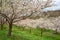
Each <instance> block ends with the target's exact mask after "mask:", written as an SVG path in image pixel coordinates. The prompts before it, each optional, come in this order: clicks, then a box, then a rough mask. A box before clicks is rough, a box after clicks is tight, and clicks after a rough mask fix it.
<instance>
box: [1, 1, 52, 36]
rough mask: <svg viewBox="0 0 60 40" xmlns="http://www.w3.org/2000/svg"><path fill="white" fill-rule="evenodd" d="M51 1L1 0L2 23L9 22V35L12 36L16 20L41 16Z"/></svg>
mask: <svg viewBox="0 0 60 40" xmlns="http://www.w3.org/2000/svg"><path fill="white" fill-rule="evenodd" d="M51 2H52V0H47V1H43V0H41V1H39V0H36V1H34V0H0V16H1V21H0V22H1V25H2V24H4V23H5V22H7V23H8V24H9V30H8V36H11V32H12V25H13V23H14V22H17V21H20V20H24V19H26V18H34V17H37V16H40V15H41V14H42V13H43V11H42V9H44V8H46V7H49V6H51V5H50V3H51ZM3 20H4V21H5V22H4V21H3ZM2 22H4V23H2ZM2 27H3V25H2Z"/></svg>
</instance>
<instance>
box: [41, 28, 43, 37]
mask: <svg viewBox="0 0 60 40" xmlns="http://www.w3.org/2000/svg"><path fill="white" fill-rule="evenodd" d="M42 34H43V29H42V28H41V37H42Z"/></svg>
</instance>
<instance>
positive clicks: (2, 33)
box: [0, 25, 60, 40]
mask: <svg viewBox="0 0 60 40" xmlns="http://www.w3.org/2000/svg"><path fill="white" fill-rule="evenodd" d="M5 27H6V29H4V30H0V40H60V34H57V35H56V34H53V33H52V32H53V31H50V30H46V31H45V32H44V33H43V37H41V36H40V30H39V29H32V33H29V30H28V29H27V30H24V31H22V30H21V29H22V28H19V27H16V26H13V31H12V36H11V37H10V38H8V37H7V32H8V30H7V29H8V27H7V26H6V25H5Z"/></svg>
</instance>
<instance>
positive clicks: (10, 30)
mask: <svg viewBox="0 0 60 40" xmlns="http://www.w3.org/2000/svg"><path fill="white" fill-rule="evenodd" d="M11 32H12V22H10V23H9V30H8V36H9V37H10V36H11Z"/></svg>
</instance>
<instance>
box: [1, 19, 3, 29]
mask: <svg viewBox="0 0 60 40" xmlns="http://www.w3.org/2000/svg"><path fill="white" fill-rule="evenodd" d="M1 30H3V21H2V20H1Z"/></svg>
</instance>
